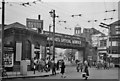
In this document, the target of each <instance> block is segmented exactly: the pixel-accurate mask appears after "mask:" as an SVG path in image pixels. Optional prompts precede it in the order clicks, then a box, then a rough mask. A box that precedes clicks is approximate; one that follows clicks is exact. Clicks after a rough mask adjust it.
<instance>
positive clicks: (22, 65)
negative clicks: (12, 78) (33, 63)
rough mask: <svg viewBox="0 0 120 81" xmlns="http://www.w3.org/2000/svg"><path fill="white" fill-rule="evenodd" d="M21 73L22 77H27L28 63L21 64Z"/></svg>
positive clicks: (22, 62) (23, 61)
mask: <svg viewBox="0 0 120 81" xmlns="http://www.w3.org/2000/svg"><path fill="white" fill-rule="evenodd" d="M20 73H21V75H27V61H25V60H22V61H21V63H20Z"/></svg>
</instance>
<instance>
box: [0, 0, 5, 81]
mask: <svg viewBox="0 0 120 81" xmlns="http://www.w3.org/2000/svg"><path fill="white" fill-rule="evenodd" d="M4 21H5V1H4V0H2V28H1V42H0V43H1V47H0V48H1V49H0V80H2V78H1V77H3V75H2V68H3V64H4V62H3V54H4Z"/></svg>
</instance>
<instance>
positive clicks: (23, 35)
mask: <svg viewBox="0 0 120 81" xmlns="http://www.w3.org/2000/svg"><path fill="white" fill-rule="evenodd" d="M46 43H47V37H46V36H45V35H43V34H39V33H37V32H36V31H33V30H30V29H28V28H26V26H24V25H22V24H20V23H18V22H15V23H12V24H9V25H6V26H5V30H4V55H3V57H4V58H3V60H4V65H5V67H6V68H9V69H12V68H13V66H16V65H20V62H21V61H22V60H27V61H28V62H29V63H30V61H31V59H33V58H37V59H42V58H43V59H45V56H46V49H45V47H46ZM29 65H30V64H29Z"/></svg>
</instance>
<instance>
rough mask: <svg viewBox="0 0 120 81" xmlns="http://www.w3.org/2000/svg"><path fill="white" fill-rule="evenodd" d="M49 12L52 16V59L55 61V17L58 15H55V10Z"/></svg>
mask: <svg viewBox="0 0 120 81" xmlns="http://www.w3.org/2000/svg"><path fill="white" fill-rule="evenodd" d="M49 13H50V15H51V17H52V18H53V61H55V18H56V17H59V16H56V14H55V10H51V11H50V12H49Z"/></svg>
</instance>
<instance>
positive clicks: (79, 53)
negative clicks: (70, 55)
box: [75, 50, 84, 61]
mask: <svg viewBox="0 0 120 81" xmlns="http://www.w3.org/2000/svg"><path fill="white" fill-rule="evenodd" d="M83 53H84V52H83V51H79V50H78V51H77V52H76V54H75V59H76V60H81V61H83Z"/></svg>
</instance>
